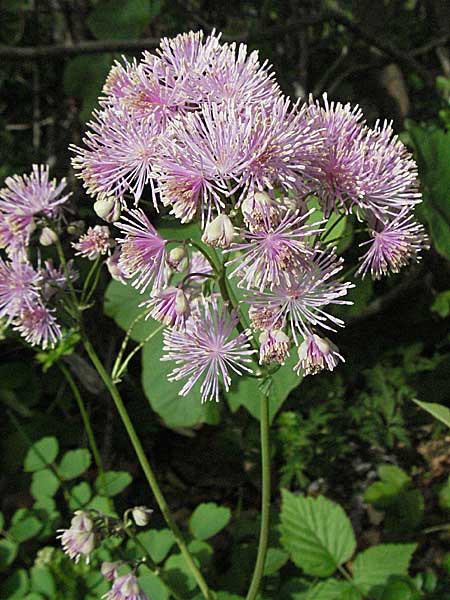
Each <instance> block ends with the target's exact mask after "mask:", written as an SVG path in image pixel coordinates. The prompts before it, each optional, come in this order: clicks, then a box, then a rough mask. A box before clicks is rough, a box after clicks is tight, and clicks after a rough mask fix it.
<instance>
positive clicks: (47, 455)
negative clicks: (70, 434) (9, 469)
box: [23, 437, 59, 472]
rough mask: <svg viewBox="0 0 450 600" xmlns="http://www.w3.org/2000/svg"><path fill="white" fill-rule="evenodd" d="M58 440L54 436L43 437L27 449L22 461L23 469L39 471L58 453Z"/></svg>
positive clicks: (52, 460)
mask: <svg viewBox="0 0 450 600" xmlns="http://www.w3.org/2000/svg"><path fill="white" fill-rule="evenodd" d="M58 451H59V446H58V440H57V439H56V438H55V437H43V438H42V439H40V440H39V441H38V442H36V443H35V444H33V445H32V446H31V448H30V449H29V450H28V452H27V455H26V457H25V462H24V467H23V468H24V470H25V471H28V472H32V471H39V470H40V469H45V467H46V466H47V465H49V464H51V463H52V462H54V460H55V458H56V457H57V455H58Z"/></svg>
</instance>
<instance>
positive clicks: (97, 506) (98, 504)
mask: <svg viewBox="0 0 450 600" xmlns="http://www.w3.org/2000/svg"><path fill="white" fill-rule="evenodd" d="M85 508H86V509H92V510H97V511H98V512H101V513H103V514H105V515H109V516H110V517H117V513H116V512H115V511H114V509H113V507H112V506H111V503H110V502H109V500H108V498H107V497H106V496H94V497H93V498H92V500H89V502H88V503H87V505H86V507H85Z"/></svg>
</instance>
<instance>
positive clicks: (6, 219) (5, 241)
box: [0, 210, 36, 256]
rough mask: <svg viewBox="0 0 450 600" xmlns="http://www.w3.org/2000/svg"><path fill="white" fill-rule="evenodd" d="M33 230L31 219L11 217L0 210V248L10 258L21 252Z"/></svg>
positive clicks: (33, 223)
mask: <svg viewBox="0 0 450 600" xmlns="http://www.w3.org/2000/svg"><path fill="white" fill-rule="evenodd" d="M35 229H36V224H35V222H34V219H33V217H31V216H29V215H11V214H9V213H5V212H3V211H1V210H0V248H4V249H5V250H6V252H7V254H9V255H11V256H12V255H13V254H15V253H17V252H20V251H21V250H23V249H24V247H25V246H27V245H28V242H29V240H30V237H31V234H32V233H33V231H34V230H35Z"/></svg>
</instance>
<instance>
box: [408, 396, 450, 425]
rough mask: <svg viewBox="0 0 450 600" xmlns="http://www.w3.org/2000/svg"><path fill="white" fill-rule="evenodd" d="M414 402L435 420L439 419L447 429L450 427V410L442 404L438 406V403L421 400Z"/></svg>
mask: <svg viewBox="0 0 450 600" xmlns="http://www.w3.org/2000/svg"><path fill="white" fill-rule="evenodd" d="M414 402H415V403H416V404H417V405H418V406H420V408H423V410H426V411H427V412H428V413H430V415H432V416H433V417H434V418H435V419H438V420H439V421H441V422H442V423H444V425H447V427H450V408H448V407H447V406H443V405H442V404H437V403H436V402H420V401H419V400H414Z"/></svg>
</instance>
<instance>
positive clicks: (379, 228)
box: [357, 208, 428, 279]
mask: <svg viewBox="0 0 450 600" xmlns="http://www.w3.org/2000/svg"><path fill="white" fill-rule="evenodd" d="M371 235H372V239H371V240H369V241H367V242H363V243H362V244H360V246H366V245H370V246H369V250H368V251H367V252H366V253H365V254H364V256H363V257H362V258H361V265H360V267H359V269H358V271H357V272H358V273H359V274H360V275H362V277H364V276H365V275H366V273H367V272H368V271H370V273H371V275H372V277H373V278H374V279H381V277H382V276H383V275H387V273H388V272H389V271H391V272H392V273H398V272H399V270H400V269H401V268H402V267H404V266H405V265H407V264H408V263H409V262H410V261H411V260H419V259H420V256H419V252H420V251H421V250H423V249H424V248H428V238H427V236H426V234H425V230H424V228H423V225H421V224H420V223H418V222H416V221H415V220H414V215H413V214H412V213H411V212H410V211H409V209H408V208H405V209H403V210H402V211H401V212H400V213H399V214H398V215H397V216H396V217H394V219H392V221H387V222H386V223H382V222H381V221H378V222H377V223H376V225H375V229H374V230H373V231H372V232H371Z"/></svg>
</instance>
